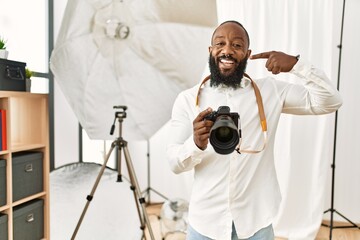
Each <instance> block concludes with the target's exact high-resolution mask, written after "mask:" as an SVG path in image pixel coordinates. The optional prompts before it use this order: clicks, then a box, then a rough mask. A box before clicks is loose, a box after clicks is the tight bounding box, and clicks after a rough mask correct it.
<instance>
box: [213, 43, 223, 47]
mask: <svg viewBox="0 0 360 240" xmlns="http://www.w3.org/2000/svg"><path fill="white" fill-rule="evenodd" d="M224 45H225V43H224V42H216V43H215V47H222V46H224Z"/></svg>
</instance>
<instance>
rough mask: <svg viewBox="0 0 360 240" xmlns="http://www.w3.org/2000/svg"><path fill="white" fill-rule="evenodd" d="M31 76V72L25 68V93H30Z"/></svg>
mask: <svg viewBox="0 0 360 240" xmlns="http://www.w3.org/2000/svg"><path fill="white" fill-rule="evenodd" d="M32 76H33V72H32V71H31V70H30V69H29V68H25V77H26V91H27V92H30V88H31V77H32Z"/></svg>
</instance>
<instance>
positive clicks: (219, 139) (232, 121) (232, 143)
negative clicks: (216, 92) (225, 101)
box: [204, 106, 241, 154]
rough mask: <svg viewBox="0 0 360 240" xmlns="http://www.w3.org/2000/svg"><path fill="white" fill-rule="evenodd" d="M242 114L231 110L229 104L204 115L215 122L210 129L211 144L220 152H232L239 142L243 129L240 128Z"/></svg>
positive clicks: (206, 118)
mask: <svg viewBox="0 0 360 240" xmlns="http://www.w3.org/2000/svg"><path fill="white" fill-rule="evenodd" d="M239 119H240V116H239V114H238V113H235V112H230V108H229V107H228V106H220V107H219V108H218V110H217V111H213V112H211V113H209V114H208V115H206V116H205V117H204V120H210V121H213V122H214V125H213V126H212V127H211V129H210V144H211V145H212V146H213V148H214V150H215V152H217V153H219V154H230V153H232V152H233V151H234V150H235V148H236V146H237V145H238V144H239V141H240V137H241V131H240V130H239V129H238V124H239Z"/></svg>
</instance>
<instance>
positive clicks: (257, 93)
mask: <svg viewBox="0 0 360 240" xmlns="http://www.w3.org/2000/svg"><path fill="white" fill-rule="evenodd" d="M244 76H245V77H246V78H248V79H249V80H250V82H251V85H252V87H253V89H254V93H255V97H256V103H257V106H258V111H259V118H260V125H261V130H262V132H263V136H264V144H263V146H262V147H261V148H260V149H259V150H250V149H240V146H241V142H242V137H241V135H242V134H240V141H239V144H238V147H237V148H236V151H237V152H238V153H259V152H261V151H263V150H264V149H265V147H266V144H267V123H266V116H265V110H264V104H263V101H262V97H261V93H260V90H259V87H258V86H257V85H256V83H255V82H254V81H253V80H252V79H251V77H250V76H249V75H248V74H246V73H244ZM209 79H210V75H209V76H207V77H206V78H205V79H204V80H203V81H202V82H201V84H200V86H199V89H198V92H197V95H196V106H197V107H199V101H200V92H201V88H202V86H203V85H204V84H205V82H207V81H208V80H209ZM239 131H241V129H240V130H239Z"/></svg>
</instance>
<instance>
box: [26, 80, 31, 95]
mask: <svg viewBox="0 0 360 240" xmlns="http://www.w3.org/2000/svg"><path fill="white" fill-rule="evenodd" d="M25 84H26V91H27V92H31V79H30V78H26V79H25Z"/></svg>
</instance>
